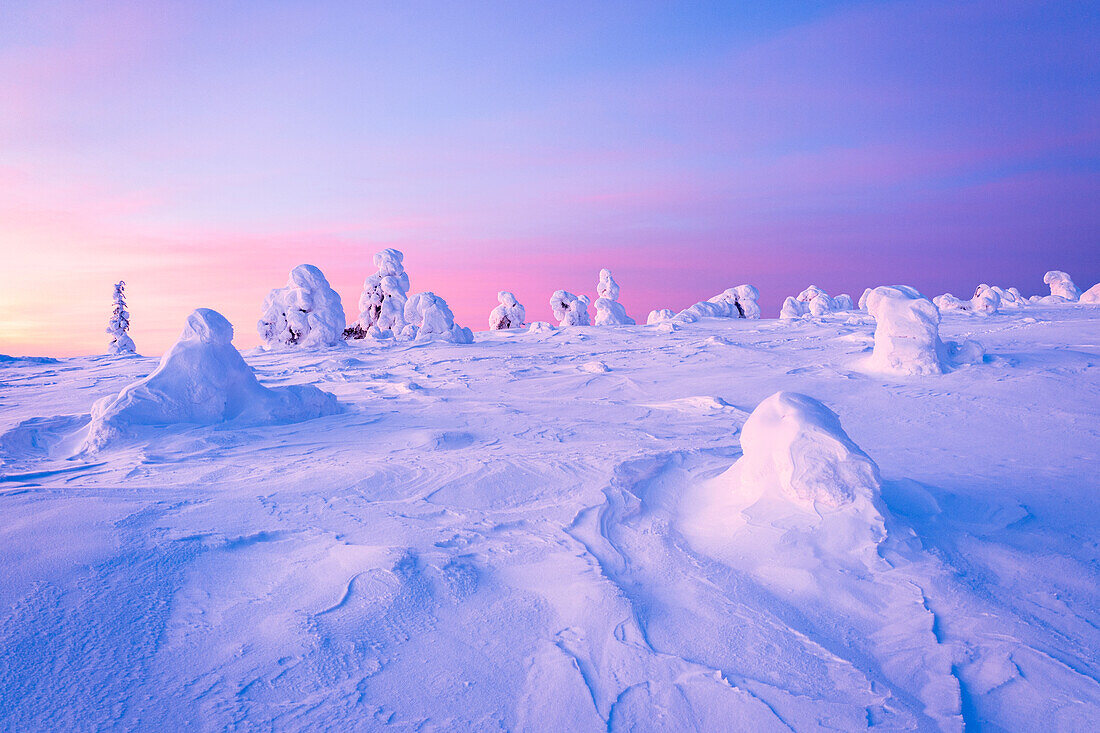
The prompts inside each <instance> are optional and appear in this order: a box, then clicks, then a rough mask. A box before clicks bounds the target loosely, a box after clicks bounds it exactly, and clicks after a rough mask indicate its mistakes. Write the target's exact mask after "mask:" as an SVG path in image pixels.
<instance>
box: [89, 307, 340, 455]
mask: <svg viewBox="0 0 1100 733" xmlns="http://www.w3.org/2000/svg"><path fill="white" fill-rule="evenodd" d="M232 341H233V326H232V325H230V323H229V321H227V320H226V319H225V317H224V316H222V315H221V314H220V313H217V312H216V311H212V310H210V309H208V308H199V309H198V310H196V311H195V312H194V313H192V314H191V315H190V316H188V318H187V325H186V326H184V329H183V333H181V334H180V337H179V340H178V341H177V342H176V343H175V345H173V346H172V348H171V349H169V350H168V352H167V353H165V355H164V357H163V358H162V359H161V361H160V365H159V366H157V368H156V370H155V371H154V372H153V373H152V374H150V375H149V376H147V377H145V378H144V379H141V380H139V381H137V382H134V383H133V384H131V385H129V386H127V387H125V388H124V389H123V390H122V391H121V392H120V393H119V394H118V395H116V396H112V397H105V398H103V399H101V400H99V401H98V402H96V403H95V405H94V406H93V407H92V421H91V425H90V426H89V430H88V437H87V439H86V442H85V448H87V449H90V450H98V449H101V448H104V447H106V446H108V445H109V444H110V443H111V442H112V441H114V440H116V439H120V438H125V437H129V436H132V435H133V434H134V433H135V432H136V431H137V430H138V429H140V428H141V427H143V426H165V425H173V424H178V423H185V424H197V425H214V424H218V423H230V422H231V423H233V424H235V425H269V424H280V423H292V422H300V421H302V420H309V419H312V418H315V417H321V416H323V415H331V414H335V413H337V412H340V411H341V408H340V405H339V403H338V402H337V401H336V398H335V397H334V396H333V395H331V394H329V393H327V392H322V391H321V390H319V389H317V388H316V387H313V386H309V385H294V386H289V387H277V388H268V387H264V386H263V385H261V384H260V383H259V382H258V381H257V380H256V376H255V374H254V373H253V372H252V369H251V368H250V367H249V366H248V365H247V364H246V363H245V361H244V359H242V358H241V355H240V352H238V351H237V349H236V348H234V347H233V343H232Z"/></svg>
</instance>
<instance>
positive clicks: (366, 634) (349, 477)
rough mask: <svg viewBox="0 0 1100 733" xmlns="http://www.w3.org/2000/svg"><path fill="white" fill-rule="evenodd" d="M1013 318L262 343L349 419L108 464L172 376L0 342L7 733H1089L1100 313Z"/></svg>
mask: <svg viewBox="0 0 1100 733" xmlns="http://www.w3.org/2000/svg"><path fill="white" fill-rule="evenodd" d="M1025 313H1026V316H1027V317H1025V318H1019V317H1013V318H1006V317H1003V315H999V316H995V317H991V318H977V317H971V316H969V315H966V316H951V315H950V314H949V315H947V316H945V317H944V319H943V321H942V322H941V323H940V325H939V331H940V334H941V336H942V339H943V341H944V344H945V348H946V349H947V350H948V352H949V354H948V359H949V360H950V359H951V358H952V357H951V356H950V351H951V349H952V346H951V344H952V343H954V342H962V343H964V344H965V343H966V340H967V339H979V340H981V342H982V343H983V344H984V346H985V350H986V352H987V353H986V354H985V356H984V361H982V362H981V364H982V365H981V368H950V369H947V370H945V373H944V374H943V375H942V376H938V377H936V378H935V379H925V378H920V379H917V378H898V377H897V376H895V375H882V374H881V373H879V372H876V371H873V370H867V369H864V368H863V366H864V362H865V361H866V359H867V358H868V357H869V356H870V354H871V352H872V349H873V345H874V336H873V332H874V329H875V327H876V324H875V323H874V322H873V320H872V319H871V318H870V317H869V316H862V315H855V314H853V315H852V316H851V317H845V318H822V319H807V320H805V321H802V322H801V323H799V324H798V326H797V327H796V328H790V327H788V326H785V325H782V324H780V323H779V322H778V321H776V320H775V319H767V320H763V321H753V320H744V319H737V318H728V317H727V318H715V319H711V320H707V321H704V322H700V323H675V322H666V323H664V324H661V325H659V326H654V327H650V328H630V327H626V328H607V329H599V330H594V329H584V328H581V329H576V328H574V329H570V328H556V327H551V326H549V325H548V324H541V325H539V324H533V325H532V326H531V327H529V328H528V330H526V331H519V332H512V333H508V332H504V333H501V332H492V331H489V332H485V333H481V334H479V335H478V340H477V342H475V343H474V344H468V345H467V344H453V343H450V342H447V341H440V342H437V343H432V344H431V345H430V346H428V347H426V346H425V345H424V344H423V343H420V342H417V341H416V340H403V339H387V340H386V341H384V342H379V341H376V340H374V339H363V340H352V341H349V342H348V343H347V344H346V346H343V347H341V348H339V349H336V350H329V349H325V350H316V351H314V350H300V349H285V350H273V351H263V350H254V351H249V352H246V353H245V354H244V355H243V359H244V360H245V362H246V364H247V368H248V369H249V370H250V371H252V372H253V373H254V374H255V375H257V376H258V378H259V381H260V382H262V384H263V385H265V386H268V387H271V386H273V385H278V387H279V388H280V389H282V388H284V387H298V388H311V389H319V390H322V391H323V392H327V393H329V394H332V395H335V396H337V397H338V398H339V401H340V404H341V405H344V406H345V409H344V410H343V411H342V412H340V413H338V414H334V415H330V416H327V417H324V418H321V419H318V420H310V421H303V422H299V423H274V424H266V423H265V424H256V423H252V422H248V421H245V420H243V419H232V420H228V421H223V422H214V423H211V424H206V425H203V424H197V423H190V424H181V425H176V424H172V425H164V426H152V425H151V426H141V425H137V426H134V433H133V436H132V438H130V439H127V440H125V441H119V442H117V443H115V442H112V443H111V450H105V451H100V452H98V453H94V454H92V453H83V452H81V451H80V446H81V441H83V440H84V439H85V437H86V434H87V430H88V416H89V412H90V411H91V407H92V405H93V404H94V402H95V401H96V400H97V399H99V398H102V397H104V396H105V395H116V394H118V393H119V392H120V391H123V390H125V389H128V388H129V387H128V385H130V384H131V383H134V382H140V381H142V380H144V379H145V378H146V377H147V376H148V375H149V374H150V372H153V371H154V370H156V369H157V361H156V360H155V359H150V358H146V357H141V356H134V357H128V358H125V359H117V358H107V357H103V356H96V357H78V358H66V359H57V360H43V359H27V358H20V359H15V360H5V359H0V508H2V510H3V517H4V521H3V523H2V527H0V607H3V608H4V609H5V613H4V614H3V616H2V617H0V648H2V649H3V650H4V652H3V653H0V680H2V681H3V684H0V729H2V730H9V729H10V730H19V731H24V730H27V731H37V730H161V729H171V730H184V729H187V730H190V729H196V728H198V729H204V730H205V729H211V730H223V729H249V730H340V729H346V728H349V727H350V728H353V729H365V730H381V729H389V728H393V729H396V730H408V729H420V730H516V731H524V730H568V731H588V730H601V731H603V730H611V731H627V730H650V729H655V728H656V729H661V730H700V729H702V730H729V729H735V730H736V729H748V730H752V731H772V730H780V731H789V730H792V729H794V730H799V731H801V730H822V729H829V730H864V729H868V728H870V729H878V730H957V729H958V728H959V727H960V726H961V725H962V724H963V723H965V725H966V727H967V729H977V730H983V729H988V730H1032V729H1050V730H1059V731H1061V730H1074V731H1076V730H1091V729H1092V728H1093V727H1095V725H1094V723H1095V721H1096V720H1098V719H1100V683H1098V682H1097V680H1098V679H1100V662H1098V661H1097V660H1100V633H1098V632H1097V625H1098V621H1097V619H1096V609H1097V608H1100V570H1098V567H1100V565H1098V563H1097V557H1096V550H1095V547H1094V545H1093V543H1092V542H1091V541H1090V540H1089V539H1088V538H1091V537H1095V536H1096V534H1097V531H1098V524H1100V520H1098V519H1097V517H1100V496H1098V494H1097V492H1096V491H1095V483H1096V482H1095V465H1094V464H1095V459H1094V456H1095V455H1096V452H1097V449H1096V446H1097V445H1098V444H1100V427H1098V426H1097V425H1096V421H1095V415H1096V413H1097V410H1098V406H1100V384H1098V382H1097V377H1096V369H1097V367H1096V365H1097V364H1098V363H1100V346H1097V344H1100V314H1098V313H1097V311H1096V309H1095V308H1094V307H1085V306H1081V307H1066V306H1065V305H1064V304H1060V305H1052V306H1046V305H1043V304H1029V305H1028V306H1027V310H1026V312H1022V313H1021V314H1020V315H1024V314H1025ZM208 326H209V328H206V329H205V330H206V331H209V332H210V333H211V334H212V335H213V334H216V332H217V331H218V330H219V329H218V328H217V327H215V326H214V324H213V323H208ZM200 330H203V329H200ZM224 330H226V331H227V330H228V327H227V326H226V327H225V329H224ZM215 340H217V339H215ZM220 340H221V341H222V342H225V340H226V339H225V338H222V339H220ZM234 356H235V352H234ZM956 356H957V355H956ZM212 363H213V364H215V365H216V366H217V367H218V369H217V371H218V373H224V372H227V370H226V369H224V368H223V367H224V365H223V364H222V361H221V360H213V361H212ZM234 373H235V372H234ZM776 392H782V393H784V394H783V395H780V396H775V393H776ZM226 393H228V392H226ZM795 393H796V394H797V395H807V396H812V399H810V397H798V396H796V394H795ZM195 394H197V395H199V396H203V398H204V400H205V395H207V394H208V392H205V391H200V392H196V393H195ZM769 396H770V397H769ZM826 406H827V407H826ZM837 416H839V417H837ZM857 446H858V447H857ZM872 460H873V461H874V465H877V466H878V471H877V473H876V472H875V470H874V467H873V465H872V464H871V461H872ZM750 468H752V470H751V471H750V470H749V469H750Z"/></svg>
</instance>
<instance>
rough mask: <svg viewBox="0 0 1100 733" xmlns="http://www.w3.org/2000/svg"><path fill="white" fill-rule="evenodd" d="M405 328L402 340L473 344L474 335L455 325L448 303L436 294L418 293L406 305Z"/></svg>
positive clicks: (466, 329) (402, 331)
mask: <svg viewBox="0 0 1100 733" xmlns="http://www.w3.org/2000/svg"><path fill="white" fill-rule="evenodd" d="M404 318H405V327H404V328H403V329H401V338H403V339H407V340H410V341H412V340H416V341H449V342H451V343H454V344H472V343H473V342H474V334H473V332H472V331H471V330H470V329H468V328H463V327H462V326H459V325H458V324H456V323H455V317H454V314H453V313H452V312H451V309H450V308H449V307H448V306H447V301H445V300H443V298H440V297H439V296H438V295H436V294H435V293H431V292H424V293H417V294H416V295H414V296H413V297H411V298H409V300H408V302H406V303H405V314H404Z"/></svg>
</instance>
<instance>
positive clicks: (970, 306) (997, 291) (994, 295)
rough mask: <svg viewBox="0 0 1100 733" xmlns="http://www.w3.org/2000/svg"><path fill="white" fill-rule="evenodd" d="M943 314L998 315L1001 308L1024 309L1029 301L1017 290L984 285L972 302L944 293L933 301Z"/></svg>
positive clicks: (975, 293)
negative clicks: (953, 312) (954, 312)
mask: <svg viewBox="0 0 1100 733" xmlns="http://www.w3.org/2000/svg"><path fill="white" fill-rule="evenodd" d="M932 302H933V303H935V304H936V307H937V308H939V309H940V312H941V313H948V312H952V311H956V312H963V313H975V314H978V315H984V316H991V315H993V314H994V313H997V312H998V311H999V310H1000V309H1001V307H1007V308H1022V307H1023V306H1025V305H1027V299H1026V298H1024V296H1023V295H1021V294H1020V291H1019V290H1017V289H1016V288H1007V289H1006V288H1001V287H998V286H996V285H986V284H985V283H982V284H981V285H979V286H978V287H977V289H976V290H975V291H974V297H972V298H971V299H970V300H963V299H961V298H956V297H955V296H954V295H952V294H951V293H944V294H943V295H938V296H936V297H935V298H933V299H932Z"/></svg>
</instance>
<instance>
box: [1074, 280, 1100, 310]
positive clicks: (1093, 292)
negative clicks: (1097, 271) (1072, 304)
mask: <svg viewBox="0 0 1100 733" xmlns="http://www.w3.org/2000/svg"><path fill="white" fill-rule="evenodd" d="M1079 302H1081V303H1087V304H1089V305H1100V283H1096V284H1095V285H1093V286H1092V287H1091V288H1089V289H1088V290H1086V291H1085V292H1084V293H1082V294H1081V300H1080V301H1079Z"/></svg>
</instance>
